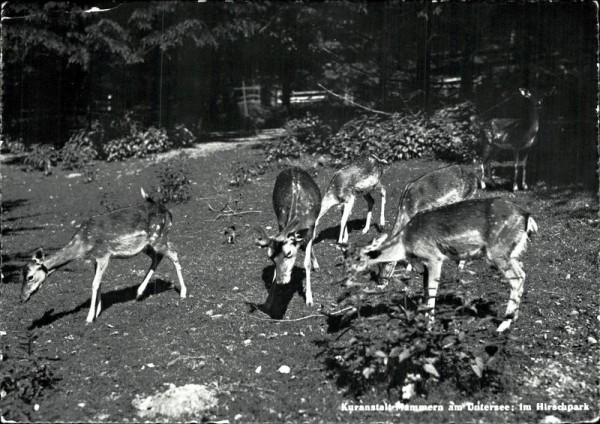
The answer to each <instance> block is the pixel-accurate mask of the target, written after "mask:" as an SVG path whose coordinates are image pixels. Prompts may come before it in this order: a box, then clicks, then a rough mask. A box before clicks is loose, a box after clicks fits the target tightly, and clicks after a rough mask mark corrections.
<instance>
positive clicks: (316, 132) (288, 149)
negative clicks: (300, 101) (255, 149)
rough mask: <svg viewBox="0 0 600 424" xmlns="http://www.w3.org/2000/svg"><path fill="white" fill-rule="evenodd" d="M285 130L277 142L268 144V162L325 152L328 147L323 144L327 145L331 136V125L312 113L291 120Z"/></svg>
mask: <svg viewBox="0 0 600 424" xmlns="http://www.w3.org/2000/svg"><path fill="white" fill-rule="evenodd" d="M284 130H285V132H284V134H283V136H282V137H281V139H280V140H279V141H278V142H277V143H275V144H270V145H267V146H266V148H265V149H266V161H267V162H271V161H274V160H280V159H282V158H286V157H292V158H298V157H300V156H301V155H302V154H304V153H307V152H308V153H321V152H324V151H325V150H326V149H325V148H324V147H323V146H325V145H327V140H328V139H329V137H330V136H331V127H330V126H329V125H327V124H325V123H323V122H322V121H321V120H320V119H319V118H318V117H317V116H313V115H311V114H310V113H307V114H306V116H304V117H303V118H298V119H292V120H289V121H288V122H286V124H285V127H284ZM327 153H329V152H327Z"/></svg>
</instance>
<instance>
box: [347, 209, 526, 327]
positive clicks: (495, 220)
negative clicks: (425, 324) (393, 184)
mask: <svg viewBox="0 0 600 424" xmlns="http://www.w3.org/2000/svg"><path fill="white" fill-rule="evenodd" d="M535 232H537V224H536V222H535V221H534V219H533V218H532V217H531V216H530V215H529V213H527V212H525V211H524V210H522V209H521V208H519V207H517V206H515V205H514V204H513V203H511V202H510V201H508V200H506V199H503V198H487V199H471V200H465V201H462V202H458V203H453V204H450V205H447V206H442V207H440V208H437V209H433V210H429V211H425V212H420V213H418V214H417V215H415V216H414V217H413V218H412V219H411V220H410V221H409V222H408V224H407V225H406V226H404V228H402V229H401V230H400V232H399V233H397V234H396V235H395V236H393V237H391V239H390V240H389V241H387V242H386V238H387V235H386V234H383V235H382V236H380V237H377V238H376V239H375V240H373V241H372V242H371V244H369V245H367V246H366V247H363V248H362V249H357V248H349V249H348V250H347V252H346V259H345V260H346V266H347V270H348V271H347V272H348V273H349V275H352V274H353V273H356V272H361V271H363V270H365V269H367V268H368V267H369V265H371V264H375V263H381V262H392V261H399V260H405V259H406V258H407V257H411V256H412V257H415V258H417V259H420V260H421V261H423V264H424V266H425V272H424V274H423V289H424V297H425V300H426V302H427V307H428V315H429V325H430V327H431V326H432V325H433V322H434V309H435V298H436V296H437V289H438V284H439V280H440V276H441V271H442V264H443V263H444V261H445V260H446V259H452V260H463V259H472V258H478V257H485V258H487V259H488V260H489V261H490V262H492V263H493V264H494V265H495V266H496V268H497V269H498V270H499V271H500V272H501V273H502V275H503V276H504V277H505V278H506V279H507V280H508V282H509V283H510V288H511V289H510V298H509V300H508V305H507V308H506V313H505V318H504V321H503V322H502V324H500V326H499V327H498V329H497V331H498V332H502V331H505V330H506V329H508V328H509V327H510V325H511V323H512V322H513V321H515V320H516V319H517V317H518V314H519V304H520V302H521V296H522V295H523V287H524V283H525V272H523V269H522V265H521V264H520V263H519V260H518V258H519V257H520V256H521V254H522V253H523V252H524V251H525V249H526V247H527V243H528V241H529V235H530V234H532V233H535Z"/></svg>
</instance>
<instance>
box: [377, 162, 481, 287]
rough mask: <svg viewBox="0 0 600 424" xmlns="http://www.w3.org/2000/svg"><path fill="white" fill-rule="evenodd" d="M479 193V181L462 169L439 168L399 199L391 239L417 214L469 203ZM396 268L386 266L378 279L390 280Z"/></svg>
mask: <svg viewBox="0 0 600 424" xmlns="http://www.w3.org/2000/svg"><path fill="white" fill-rule="evenodd" d="M476 189H477V177H476V176H475V175H474V174H473V173H471V172H468V171H466V170H465V169H464V168H463V167H461V166H460V165H450V166H446V167H443V168H439V169H436V170H434V171H431V172H428V173H427V174H425V175H423V176H421V177H419V178H417V179H416V180H413V181H411V182H409V183H408V184H407V185H406V187H404V191H403V193H402V196H401V197H400V203H399V205H398V215H397V216H396V221H395V222H394V226H393V228H392V231H391V233H390V234H391V237H394V236H395V235H396V234H398V233H399V232H400V230H401V229H402V228H404V226H405V225H406V224H407V223H408V221H410V219H411V218H412V217H413V216H415V215H416V214H417V213H418V212H422V211H426V210H429V209H434V208H439V207H440V206H444V205H448V204H450V203H456V202H460V201H461V200H466V199H469V198H471V197H472V196H473V195H474V194H475V190H476ZM395 267H396V262H389V263H387V264H383V265H382V266H381V267H380V273H379V278H380V279H386V278H388V279H389V278H390V277H391V276H392V274H393V272H394V268H395Z"/></svg>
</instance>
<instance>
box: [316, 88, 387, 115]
mask: <svg viewBox="0 0 600 424" xmlns="http://www.w3.org/2000/svg"><path fill="white" fill-rule="evenodd" d="M317 85H318V86H319V87H321V88H322V89H323V90H325V91H326V92H328V93H329V94H331V95H332V96H334V97H337V98H338V99H342V100H343V101H345V102H348V103H350V104H351V105H353V106H356V107H359V108H361V109H364V110H367V111H369V112H372V113H377V114H379V115H385V116H392V115H393V114H392V113H389V112H384V111H381V110H376V109H371V108H369V107H367V106H363V105H361V104H359V103H356V102H353V101H352V100H350V99H347V98H345V97H344V96H341V95H339V94H337V93H334V92H333V91H331V90H328V89H327V88H325V87H324V86H323V85H321V84H317Z"/></svg>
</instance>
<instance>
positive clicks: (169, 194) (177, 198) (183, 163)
mask: <svg viewBox="0 0 600 424" xmlns="http://www.w3.org/2000/svg"><path fill="white" fill-rule="evenodd" d="M157 176H158V179H159V181H160V185H159V188H158V192H159V193H160V199H161V201H162V202H175V203H181V202H187V201H188V200H190V198H191V195H192V194H191V184H192V182H191V180H190V172H189V170H188V164H187V160H186V158H185V156H184V155H183V153H181V154H180V155H179V156H178V157H176V158H175V159H173V160H171V161H168V162H166V163H163V164H162V165H161V167H160V168H159V170H158V172H157Z"/></svg>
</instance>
